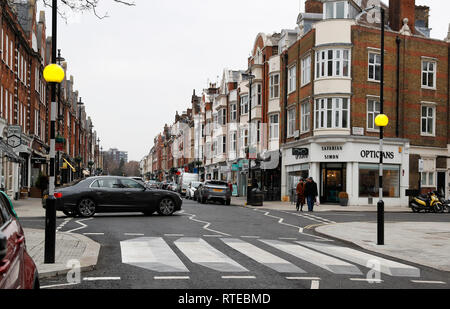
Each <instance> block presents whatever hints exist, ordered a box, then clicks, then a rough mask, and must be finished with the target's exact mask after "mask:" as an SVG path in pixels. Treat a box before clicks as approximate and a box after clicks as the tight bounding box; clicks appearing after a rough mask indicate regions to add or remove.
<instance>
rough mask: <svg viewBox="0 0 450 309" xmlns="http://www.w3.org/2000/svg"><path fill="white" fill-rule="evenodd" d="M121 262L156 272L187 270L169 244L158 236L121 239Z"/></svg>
mask: <svg viewBox="0 0 450 309" xmlns="http://www.w3.org/2000/svg"><path fill="white" fill-rule="evenodd" d="M120 247H121V251H122V262H123V263H125V264H129V265H133V266H137V267H141V268H145V269H148V270H152V271H156V272H162V273H165V272H189V270H188V269H187V268H186V266H185V265H184V264H183V262H182V261H181V260H180V259H179V258H178V256H177V255H176V254H175V252H173V251H172V249H170V247H169V245H168V244H167V243H166V242H165V241H164V240H163V239H162V238H160V237H141V238H135V239H131V240H126V241H121V242H120Z"/></svg>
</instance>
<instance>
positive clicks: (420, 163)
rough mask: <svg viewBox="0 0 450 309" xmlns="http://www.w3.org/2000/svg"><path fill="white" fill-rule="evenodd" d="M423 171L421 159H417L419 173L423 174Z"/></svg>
mask: <svg viewBox="0 0 450 309" xmlns="http://www.w3.org/2000/svg"><path fill="white" fill-rule="evenodd" d="M423 170H424V162H423V160H422V159H419V173H423Z"/></svg>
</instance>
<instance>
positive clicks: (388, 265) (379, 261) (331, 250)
mask: <svg viewBox="0 0 450 309" xmlns="http://www.w3.org/2000/svg"><path fill="white" fill-rule="evenodd" d="M297 243H299V244H301V245H304V246H307V247H309V248H312V249H314V250H317V251H321V252H324V253H327V254H330V255H333V256H335V257H338V258H341V259H344V260H347V261H350V262H353V263H356V264H359V265H362V266H364V267H368V268H372V267H373V268H375V267H376V266H377V265H379V271H380V272H381V273H384V274H387V275H390V276H394V277H420V269H418V268H416V267H412V266H409V265H405V264H401V263H397V262H394V261H391V260H387V259H384V258H381V257H378V256H375V255H371V254H367V253H364V252H361V251H357V250H354V249H351V248H346V247H338V246H334V245H328V244H318V243H312V242H300V241H297ZM377 267H378V266H377Z"/></svg>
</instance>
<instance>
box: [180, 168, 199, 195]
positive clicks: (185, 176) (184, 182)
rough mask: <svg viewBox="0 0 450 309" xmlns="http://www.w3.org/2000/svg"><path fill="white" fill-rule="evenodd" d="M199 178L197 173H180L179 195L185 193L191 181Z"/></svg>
mask: <svg viewBox="0 0 450 309" xmlns="http://www.w3.org/2000/svg"><path fill="white" fill-rule="evenodd" d="M199 180H200V175H199V174H192V173H182V174H181V175H180V177H179V178H178V193H180V194H181V195H185V194H186V191H187V189H188V187H189V184H190V183H191V182H192V181H199Z"/></svg>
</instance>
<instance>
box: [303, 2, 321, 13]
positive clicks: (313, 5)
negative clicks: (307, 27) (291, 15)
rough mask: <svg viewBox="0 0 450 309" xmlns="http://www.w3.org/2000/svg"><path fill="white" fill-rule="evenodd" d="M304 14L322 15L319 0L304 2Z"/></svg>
mask: <svg viewBox="0 0 450 309" xmlns="http://www.w3.org/2000/svg"><path fill="white" fill-rule="evenodd" d="M305 13H317V14H322V13H323V3H322V2H321V1H320V0H306V2H305Z"/></svg>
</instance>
